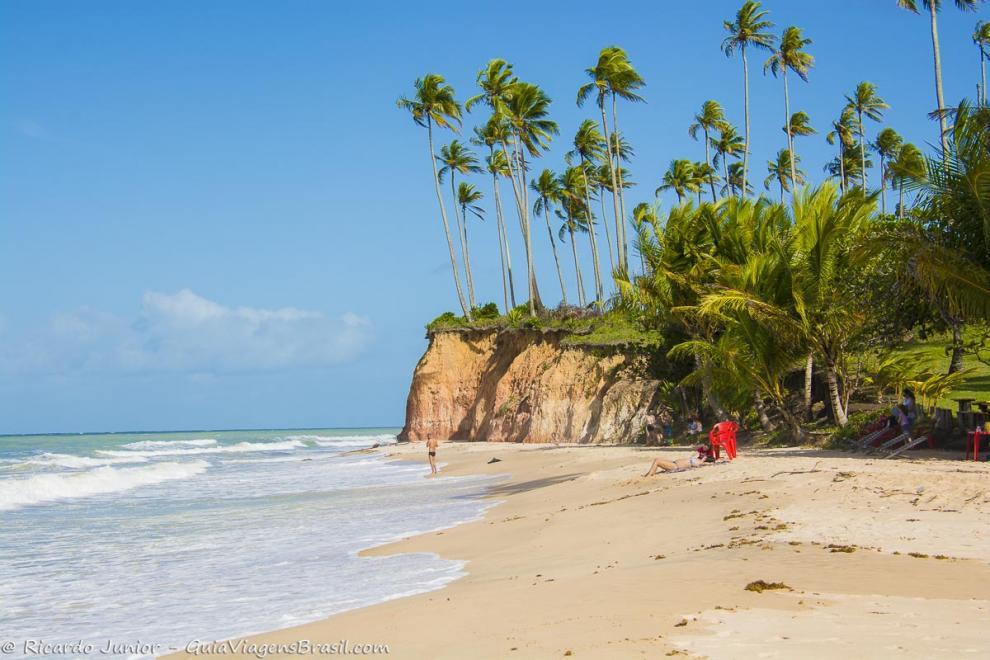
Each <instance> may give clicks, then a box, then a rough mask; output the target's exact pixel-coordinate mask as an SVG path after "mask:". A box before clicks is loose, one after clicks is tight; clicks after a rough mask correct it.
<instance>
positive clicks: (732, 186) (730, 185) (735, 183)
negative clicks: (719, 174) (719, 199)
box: [722, 161, 753, 198]
mask: <svg viewBox="0 0 990 660" xmlns="http://www.w3.org/2000/svg"><path fill="white" fill-rule="evenodd" d="M744 188H745V192H743V190H744ZM752 192H753V185H752V184H751V183H749V182H748V181H746V180H745V179H744V178H743V164H742V162H741V161H736V162H734V163H732V164H730V165H729V168H728V172H727V174H726V177H725V185H724V186H722V194H723V195H732V196H738V197H740V198H742V197H744V196H745V195H749V194H750V193H752Z"/></svg>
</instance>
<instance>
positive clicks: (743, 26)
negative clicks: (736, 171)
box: [722, 0, 776, 196]
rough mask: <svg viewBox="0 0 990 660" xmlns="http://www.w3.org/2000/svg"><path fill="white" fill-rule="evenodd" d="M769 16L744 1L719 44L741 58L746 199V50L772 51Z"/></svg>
mask: <svg viewBox="0 0 990 660" xmlns="http://www.w3.org/2000/svg"><path fill="white" fill-rule="evenodd" d="M767 15H768V12H766V11H763V10H762V9H760V3H759V2H755V0H746V2H744V3H743V6H742V7H741V8H740V9H739V11H738V12H736V20H735V21H734V22H731V21H724V22H723V23H722V25H723V26H724V27H725V29H726V31H728V33H729V36H728V37H726V38H725V40H724V41H723V42H722V52H724V53H725V56H726V57H731V56H732V55H733V53H735V52H736V50H738V51H739V52H740V54H741V55H742V62H743V107H744V108H745V114H746V137H745V143H744V147H743V167H742V188H741V189H742V191H743V192H742V195H743V196H745V195H746V190H747V189H748V185H747V182H746V175H747V173H748V171H749V61H748V60H747V58H746V49H747V48H749V47H753V48H762V49H763V50H771V49H772V48H773V47H774V43H775V41H776V40H775V39H774V36H773V35H772V34H770V33H769V32H767V30H769V29H770V28H772V27H773V23H771V22H770V21H768V20H766V17H767Z"/></svg>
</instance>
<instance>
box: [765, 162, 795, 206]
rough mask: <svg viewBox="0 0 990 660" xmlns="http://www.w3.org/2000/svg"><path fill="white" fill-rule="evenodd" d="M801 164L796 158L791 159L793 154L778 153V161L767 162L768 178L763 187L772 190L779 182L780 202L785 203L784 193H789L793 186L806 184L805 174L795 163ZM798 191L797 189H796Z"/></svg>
mask: <svg viewBox="0 0 990 660" xmlns="http://www.w3.org/2000/svg"><path fill="white" fill-rule="evenodd" d="M795 160H797V161H799V162H800V159H799V158H797V157H796V156H795V157H794V158H791V152H790V151H788V150H787V149H781V150H780V151H778V152H777V160H768V161H767V172H768V175H767V178H766V179H764V180H763V187H764V188H765V189H767V190H770V186H771V185H772V184H773V183H774V182H777V184H778V185H779V186H780V202H781V204H783V202H784V192H789V191H790V190H791V189H792V187H793V186H797V185H800V184H803V183H804V172H802V171H801V170H799V169H798V168H797V166H796V165H795V164H794V161H795ZM794 189H796V188H794Z"/></svg>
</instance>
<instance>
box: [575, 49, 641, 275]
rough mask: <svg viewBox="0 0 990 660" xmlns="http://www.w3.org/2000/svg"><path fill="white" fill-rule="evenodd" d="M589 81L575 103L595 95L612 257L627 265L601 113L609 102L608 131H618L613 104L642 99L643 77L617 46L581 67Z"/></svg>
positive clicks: (614, 161)
mask: <svg viewBox="0 0 990 660" xmlns="http://www.w3.org/2000/svg"><path fill="white" fill-rule="evenodd" d="M585 73H587V75H588V77H589V78H590V79H591V81H590V82H587V83H585V84H584V85H582V86H581V87H580V88H579V89H578V93H577V103H578V106H582V105H584V102H585V101H586V100H587V99H588V98H589V97H590V96H591V95H592V93H594V94H595V99H596V104H597V105H598V109H599V111H600V113H601V118H602V133H603V134H604V137H605V144H606V147H607V152H608V153H607V156H608V163H609V168H610V169H611V170H612V172H611V178H612V191H613V198H612V203H613V207H614V209H613V210H614V212H615V234H616V259H617V261H618V263H619V267H620V268H625V267H626V265H627V259H626V244H625V237H624V236H625V235H624V222H623V217H624V215H625V213H624V211H622V210H621V209H620V207H621V206H624V205H625V200H624V198H623V194H622V186H621V185H620V184H619V179H618V173H617V172H616V171H615V170H616V168H618V167H619V164H618V160H619V159H618V157H617V155H616V154H615V153H614V152H613V149H612V142H611V140H610V139H609V130H608V118H607V117H606V113H605V101H606V100H607V99H609V98H610V99H611V101H612V130H613V132H615V133H617V132H618V130H619V129H618V118H617V112H616V111H617V103H616V100H617V99H618V98H622V99H624V100H626V101H634V102H641V101H643V98H642V97H641V96H639V95H638V94H636V90H638V89H640V88H641V87H643V86H644V85H645V84H646V82H645V81H644V80H643V77H642V76H640V75H639V73H638V72H637V71H636V70H635V69H634V68H633V66H632V64H631V63H630V62H629V57H628V56H627V55H626V52H625V51H624V50H623V49H621V48H619V47H617V46H608V47H606V48H603V49H602V50H601V52H600V53H599V55H598V62H597V64H596V65H595V66H594V67H592V68H589V69H586V70H585Z"/></svg>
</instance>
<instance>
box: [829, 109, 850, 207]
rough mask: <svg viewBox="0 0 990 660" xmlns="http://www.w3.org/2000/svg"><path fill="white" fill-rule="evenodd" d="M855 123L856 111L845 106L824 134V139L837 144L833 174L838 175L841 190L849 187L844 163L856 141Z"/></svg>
mask: <svg viewBox="0 0 990 660" xmlns="http://www.w3.org/2000/svg"><path fill="white" fill-rule="evenodd" d="M855 123H856V113H855V112H854V111H853V110H852V108H850V107H849V106H846V107H845V108H843V109H842V114H840V115H839V118H838V119H836V120H835V121H833V122H832V130H831V131H830V132H829V133H828V134H827V135H826V136H825V140H826V141H827V142H828V143H829V144H838V145H839V156H838V158H837V159H836V161H835V162H836V164H837V170H838V173H837V174H836V175H835V176H838V178H839V186H840V187H841V189H842V191H843V192H845V191H846V189H847V188H848V187H849V177H848V172H847V171H846V167H845V165H846V162H847V160H848V158H847V154H848V153H850V149H851V147H852V146H853V145H854V144H855V142H856V126H855ZM826 167H827V166H826Z"/></svg>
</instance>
